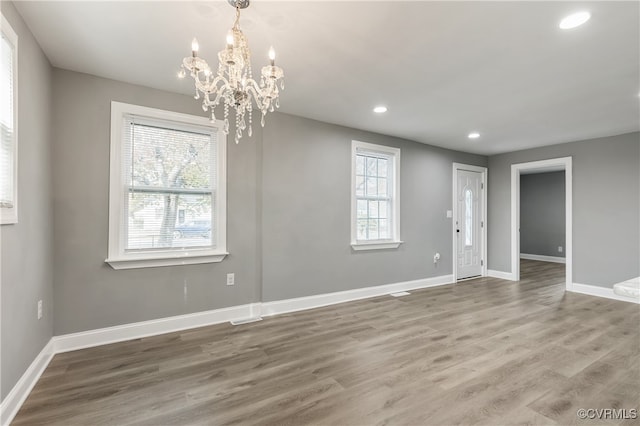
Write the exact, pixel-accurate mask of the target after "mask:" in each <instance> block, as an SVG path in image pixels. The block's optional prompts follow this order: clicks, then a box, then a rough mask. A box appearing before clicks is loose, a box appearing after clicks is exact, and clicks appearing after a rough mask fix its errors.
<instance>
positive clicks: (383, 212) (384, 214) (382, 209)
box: [378, 201, 389, 219]
mask: <svg viewBox="0 0 640 426" xmlns="http://www.w3.org/2000/svg"><path fill="white" fill-rule="evenodd" d="M378 217H379V218H382V219H386V218H388V217H389V202H388V201H378Z"/></svg>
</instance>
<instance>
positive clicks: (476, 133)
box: [469, 132, 480, 139]
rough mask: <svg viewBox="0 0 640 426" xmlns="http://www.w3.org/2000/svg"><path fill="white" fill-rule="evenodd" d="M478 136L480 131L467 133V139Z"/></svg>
mask: <svg viewBox="0 0 640 426" xmlns="http://www.w3.org/2000/svg"><path fill="white" fill-rule="evenodd" d="M479 137H480V133H478V132H471V133H469V139H478V138H479Z"/></svg>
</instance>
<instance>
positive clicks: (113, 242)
mask: <svg viewBox="0 0 640 426" xmlns="http://www.w3.org/2000/svg"><path fill="white" fill-rule="evenodd" d="M125 114H134V115H139V116H144V117H150V118H152V119H160V120H168V121H175V122H177V123H186V124H194V125H198V126H206V127H210V128H215V129H216V130H217V131H218V134H217V139H216V140H217V144H216V145H217V148H218V152H217V158H218V159H219V163H218V168H217V172H218V179H217V182H218V188H217V193H216V210H215V212H214V217H215V218H216V220H217V226H216V231H217V232H216V233H217V237H218V238H217V244H216V248H215V249H213V250H212V249H202V248H189V247H186V248H179V249H176V250H166V251H161V252H160V251H151V250H150V251H146V252H137V253H126V252H125V250H124V248H125V247H124V237H125V235H124V233H125V226H126V224H125V221H126V218H125V217H124V210H125V209H124V201H123V192H122V191H123V188H124V187H125V186H126V182H124V176H123V173H122V172H121V171H122V148H123V147H122V124H123V117H124V115H125ZM223 126H224V123H223V122H222V121H220V120H217V121H216V122H215V123H213V124H212V123H211V121H210V120H209V119H208V118H207V117H198V116H194V115H188V114H181V113H177V112H171V111H164V110H159V109H155V108H147V107H142V106H138V105H130V104H125V103H121V102H115V101H113V102H111V155H110V164H111V165H110V180H109V255H108V258H107V259H106V260H105V262H107V263H108V264H109V265H111V266H112V267H113V268H114V269H133V268H152V267H157V266H174V265H192V264H198V263H215V262H221V261H222V260H223V259H224V258H225V256H226V255H228V254H229V253H228V252H227V226H226V223H227V155H226V149H227V138H226V135H225V134H224V132H223V130H222V129H223Z"/></svg>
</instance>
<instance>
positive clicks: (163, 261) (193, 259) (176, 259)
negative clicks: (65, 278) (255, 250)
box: [105, 252, 229, 269]
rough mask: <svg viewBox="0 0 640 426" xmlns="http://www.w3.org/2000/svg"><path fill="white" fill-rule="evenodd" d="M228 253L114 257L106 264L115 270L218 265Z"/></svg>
mask: <svg viewBox="0 0 640 426" xmlns="http://www.w3.org/2000/svg"><path fill="white" fill-rule="evenodd" d="M228 254H229V253H227V252H206V253H196V254H194V253H190V254H186V253H184V254H183V253H180V254H178V253H172V254H166V255H164V256H157V255H156V256H154V257H151V256H143V255H136V256H127V257H112V258H109V259H106V260H105V262H106V263H108V264H109V265H111V267H112V268H113V269H137V268H156V267H160V266H180V265H197V264H200V263H218V262H222V260H223V259H224V258H225V257H226V256H227V255H228Z"/></svg>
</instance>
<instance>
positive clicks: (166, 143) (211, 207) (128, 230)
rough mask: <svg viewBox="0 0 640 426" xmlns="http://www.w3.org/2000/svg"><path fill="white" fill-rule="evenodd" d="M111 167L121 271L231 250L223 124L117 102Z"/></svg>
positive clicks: (115, 261)
mask: <svg viewBox="0 0 640 426" xmlns="http://www.w3.org/2000/svg"><path fill="white" fill-rule="evenodd" d="M110 172H111V180H110V190H109V258H108V259H107V262H108V263H109V264H110V265H111V266H113V267H114V268H115V269H129V268H142V267H153V266H169V265H185V264H194V263H211V262H220V261H222V259H224V257H225V256H226V255H227V252H226V137H225V135H224V133H223V131H222V125H221V123H210V122H209V120H208V119H207V118H204V117H196V116H191V115H185V114H178V113H174V112H169V111H161V110H157V109H152V108H145V107H140V106H135V105H127V104H123V103H119V102H112V103H111V170H110Z"/></svg>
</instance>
